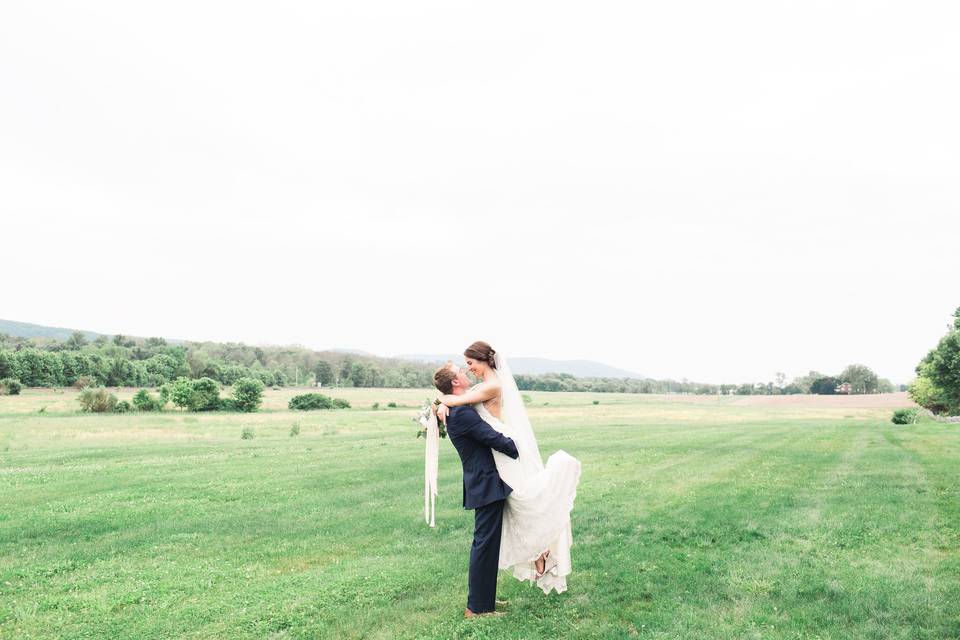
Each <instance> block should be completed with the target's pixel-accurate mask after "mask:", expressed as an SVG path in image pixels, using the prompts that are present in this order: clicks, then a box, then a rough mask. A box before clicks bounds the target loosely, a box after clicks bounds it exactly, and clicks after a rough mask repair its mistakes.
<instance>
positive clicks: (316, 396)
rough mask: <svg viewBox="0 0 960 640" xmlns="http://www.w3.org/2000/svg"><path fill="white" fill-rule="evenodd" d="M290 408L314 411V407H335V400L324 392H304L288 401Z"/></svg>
mask: <svg viewBox="0 0 960 640" xmlns="http://www.w3.org/2000/svg"><path fill="white" fill-rule="evenodd" d="M287 406H288V407H289V408H290V409H293V410H296V411H313V410H314V409H333V400H331V399H330V398H329V397H327V396H325V395H323V394H322V393H302V394H300V395H298V396H293V397H292V398H290V402H289V403H287Z"/></svg>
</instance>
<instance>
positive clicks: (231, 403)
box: [217, 398, 243, 411]
mask: <svg viewBox="0 0 960 640" xmlns="http://www.w3.org/2000/svg"><path fill="white" fill-rule="evenodd" d="M217 409H218V410H220V411H243V409H241V408H240V405H238V404H237V401H236V400H234V399H233V398H220V404H219V405H218V406H217Z"/></svg>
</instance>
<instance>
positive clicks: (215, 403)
mask: <svg viewBox="0 0 960 640" xmlns="http://www.w3.org/2000/svg"><path fill="white" fill-rule="evenodd" d="M192 384H193V397H192V398H191V401H190V410H191V411H216V410H217V409H219V408H220V383H219V382H217V381H216V380H213V379H211V378H198V379H196V380H193V381H192Z"/></svg>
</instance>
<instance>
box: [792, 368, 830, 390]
mask: <svg viewBox="0 0 960 640" xmlns="http://www.w3.org/2000/svg"><path fill="white" fill-rule="evenodd" d="M826 377H828V376H827V375H826V374H823V373H820V372H819V371H811V372H809V373H808V374H807V375H805V376H800V377H799V378H796V379H794V381H793V384H795V385H796V386H798V387H799V388H800V393H812V391H810V385H812V384H813V381H814V380H819V379H820V378H826Z"/></svg>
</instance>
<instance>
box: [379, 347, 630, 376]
mask: <svg viewBox="0 0 960 640" xmlns="http://www.w3.org/2000/svg"><path fill="white" fill-rule="evenodd" d="M396 357H397V358H398V359H400V360H411V361H414V362H437V363H442V362H446V361H448V360H450V361H452V362H455V363H457V364H462V363H463V356H462V355H458V354H443V353H419V354H407V355H401V356H396ZM509 364H510V368H511V369H512V370H513V372H514V373H516V374H526V375H539V374H542V373H569V374H570V375H572V376H577V377H578V378H645V377H646V376H644V375H643V374H640V373H636V372H635V371H627V370H626V369H618V368H617V367H611V366H610V365H607V364H603V363H602V362H594V361H593V360H548V359H547V358H510V363H509Z"/></svg>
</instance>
